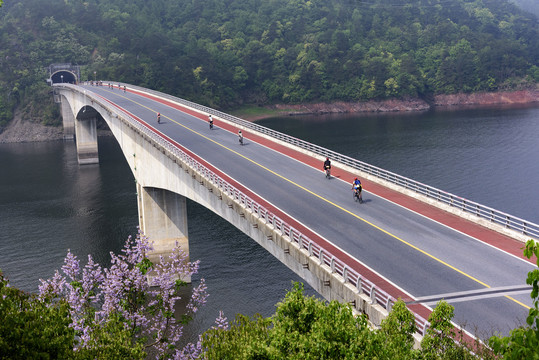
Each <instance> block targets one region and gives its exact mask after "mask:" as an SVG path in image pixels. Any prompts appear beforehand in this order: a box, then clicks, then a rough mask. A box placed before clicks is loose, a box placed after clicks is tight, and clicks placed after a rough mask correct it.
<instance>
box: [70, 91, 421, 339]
mask: <svg viewBox="0 0 539 360" xmlns="http://www.w3.org/2000/svg"><path fill="white" fill-rule="evenodd" d="M63 86H69V85H65V84H63ZM89 97H90V96H89ZM92 99H93V101H94V102H96V103H99V104H100V105H101V106H103V107H104V108H107V107H108V105H109V104H108V103H106V102H104V101H103V100H102V99H101V98H99V97H97V96H96V97H92ZM114 112H115V113H118V114H121V119H124V120H125V121H128V122H129V124H130V125H131V126H132V127H134V128H136V130H138V131H139V132H141V133H143V134H144V135H146V136H147V137H149V138H150V139H152V140H153V141H154V142H155V143H157V144H159V145H160V146H162V147H163V148H164V149H166V151H168V152H169V153H170V154H171V155H172V156H173V157H175V158H177V159H179V160H180V161H182V162H183V163H186V164H187V165H188V166H189V167H191V168H192V169H194V170H195V171H196V172H197V173H199V174H200V175H201V176H203V177H204V178H205V179H206V181H208V182H210V183H212V184H213V185H215V186H216V187H217V188H219V189H220V190H222V191H223V192H224V193H226V194H228V195H229V196H231V197H232V198H233V199H234V200H235V201H236V202H238V203H239V204H241V205H242V206H243V207H244V208H245V209H247V210H249V211H251V212H252V213H254V214H256V215H257V216H258V217H259V218H261V219H263V220H264V221H266V223H268V224H270V225H272V226H273V227H274V229H276V230H278V231H279V232H281V233H282V234H283V235H285V236H287V237H288V238H289V239H290V241H292V242H294V243H295V244H296V245H297V246H298V247H299V248H300V249H303V250H305V251H307V252H308V253H309V255H310V256H311V257H314V258H315V259H316V261H318V262H319V264H320V265H326V266H327V267H328V268H329V269H331V272H332V273H334V274H337V275H339V276H341V277H342V278H343V279H344V282H345V283H347V284H350V285H352V286H354V287H356V289H357V291H358V292H359V293H360V294H361V293H365V294H367V295H368V296H369V297H370V299H371V302H372V303H373V304H378V305H380V306H382V307H383V308H384V309H386V310H387V311H390V310H391V307H392V305H393V304H394V303H395V302H396V299H395V298H394V297H393V296H391V295H390V294H388V293H387V292H385V291H384V290H382V289H381V288H379V287H377V286H376V285H375V284H374V283H373V282H371V281H370V280H368V279H367V278H366V277H363V276H362V275H361V274H359V273H358V272H357V271H355V270H354V269H352V268H350V267H349V266H347V265H346V264H345V263H344V262H343V261H342V260H341V259H339V258H338V257H336V256H335V255H333V254H332V253H331V252H330V251H328V250H326V249H324V248H323V247H322V246H320V245H319V244H317V243H316V242H314V241H313V240H311V239H310V238H309V237H308V236H306V235H305V234H303V233H302V232H301V231H299V230H297V229H295V228H294V227H292V226H291V225H290V224H288V223H287V222H286V221H284V220H283V219H281V218H280V217H278V216H277V215H275V214H274V213H272V212H271V211H270V210H268V209H267V208H265V207H264V206H263V205H261V204H259V203H258V202H256V201H255V200H254V199H252V198H250V197H249V196H248V195H246V194H245V193H243V192H242V191H240V190H239V189H237V188H236V187H235V186H233V185H232V184H230V183H229V182H227V181H226V180H224V179H223V178H221V177H220V176H219V175H217V174H216V173H214V172H213V171H212V170H210V169H209V168H207V167H206V166H205V165H203V164H202V163H200V162H199V161H198V160H196V159H195V158H194V157H192V156H191V155H189V154H187V153H186V152H185V151H183V150H181V149H180V148H179V147H178V146H176V145H175V144H174V143H172V142H170V141H169V140H167V139H166V138H164V137H162V136H161V135H159V134H158V133H156V132H155V131H154V130H153V129H152V128H150V127H148V126H147V125H145V124H144V123H142V122H140V121H138V120H136V119H134V118H133V117H131V116H130V115H129V114H127V113H125V112H123V111H122V110H120V109H115V110H114ZM414 316H415V323H416V329H417V331H418V333H420V334H422V335H424V334H425V331H426V329H427V328H428V322H427V321H426V320H425V319H424V318H423V317H421V316H420V315H418V314H414Z"/></svg>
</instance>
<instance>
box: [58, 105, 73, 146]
mask: <svg viewBox="0 0 539 360" xmlns="http://www.w3.org/2000/svg"><path fill="white" fill-rule="evenodd" d="M61 98H62V100H61V102H60V112H61V114H62V123H63V125H64V140H74V139H75V116H74V115H73V111H71V106H69V102H68V101H67V99H66V98H65V97H63V96H62V97H61Z"/></svg>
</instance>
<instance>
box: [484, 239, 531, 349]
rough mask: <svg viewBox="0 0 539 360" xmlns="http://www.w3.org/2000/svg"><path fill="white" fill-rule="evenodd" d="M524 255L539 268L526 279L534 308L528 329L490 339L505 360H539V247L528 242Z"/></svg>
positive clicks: (528, 320) (529, 315)
mask: <svg viewBox="0 0 539 360" xmlns="http://www.w3.org/2000/svg"><path fill="white" fill-rule="evenodd" d="M524 255H525V256H526V257H527V258H528V259H531V258H532V257H533V256H535V258H536V261H537V266H538V268H537V269H534V270H533V271H530V272H529V273H528V278H527V279H526V283H527V284H528V285H531V286H532V292H531V298H532V299H533V306H532V307H531V308H530V311H529V313H528V317H527V318H526V323H527V325H528V326H527V327H520V328H517V329H514V330H512V331H511V333H510V335H509V336H507V337H503V336H499V335H498V336H493V337H491V338H490V340H489V344H490V346H491V347H492V348H493V349H494V351H495V352H496V353H498V354H500V355H503V358H504V359H539V245H538V244H537V243H536V242H535V241H534V240H528V241H527V242H526V247H525V248H524Z"/></svg>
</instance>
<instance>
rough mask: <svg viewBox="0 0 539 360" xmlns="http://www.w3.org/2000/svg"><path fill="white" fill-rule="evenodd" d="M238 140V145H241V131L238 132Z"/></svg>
mask: <svg viewBox="0 0 539 360" xmlns="http://www.w3.org/2000/svg"><path fill="white" fill-rule="evenodd" d="M238 140H239V142H240V145H243V134H242V133H241V130H240V131H238Z"/></svg>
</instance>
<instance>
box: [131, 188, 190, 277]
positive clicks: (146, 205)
mask: <svg viewBox="0 0 539 360" xmlns="http://www.w3.org/2000/svg"><path fill="white" fill-rule="evenodd" d="M137 194H138V196H137V199H138V211H139V223H140V229H141V230H142V232H143V233H144V234H145V235H146V236H147V237H148V238H149V239H150V241H151V242H153V248H154V250H153V251H152V253H150V254H149V256H148V258H149V259H150V260H151V261H152V262H153V263H156V262H158V261H159V256H160V255H163V256H168V255H169V254H170V253H171V252H172V250H173V249H174V247H175V246H176V242H177V243H178V244H179V245H180V247H181V249H182V250H183V251H184V252H185V253H186V254H187V256H188V257H187V261H189V239H188V233H187V201H186V198H185V197H184V196H182V195H179V194H176V193H174V192H172V191H168V190H164V189H158V188H152V187H143V186H142V185H140V184H138V183H137ZM182 280H183V281H185V282H187V283H190V282H191V277H190V276H188V277H184V278H182Z"/></svg>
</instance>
